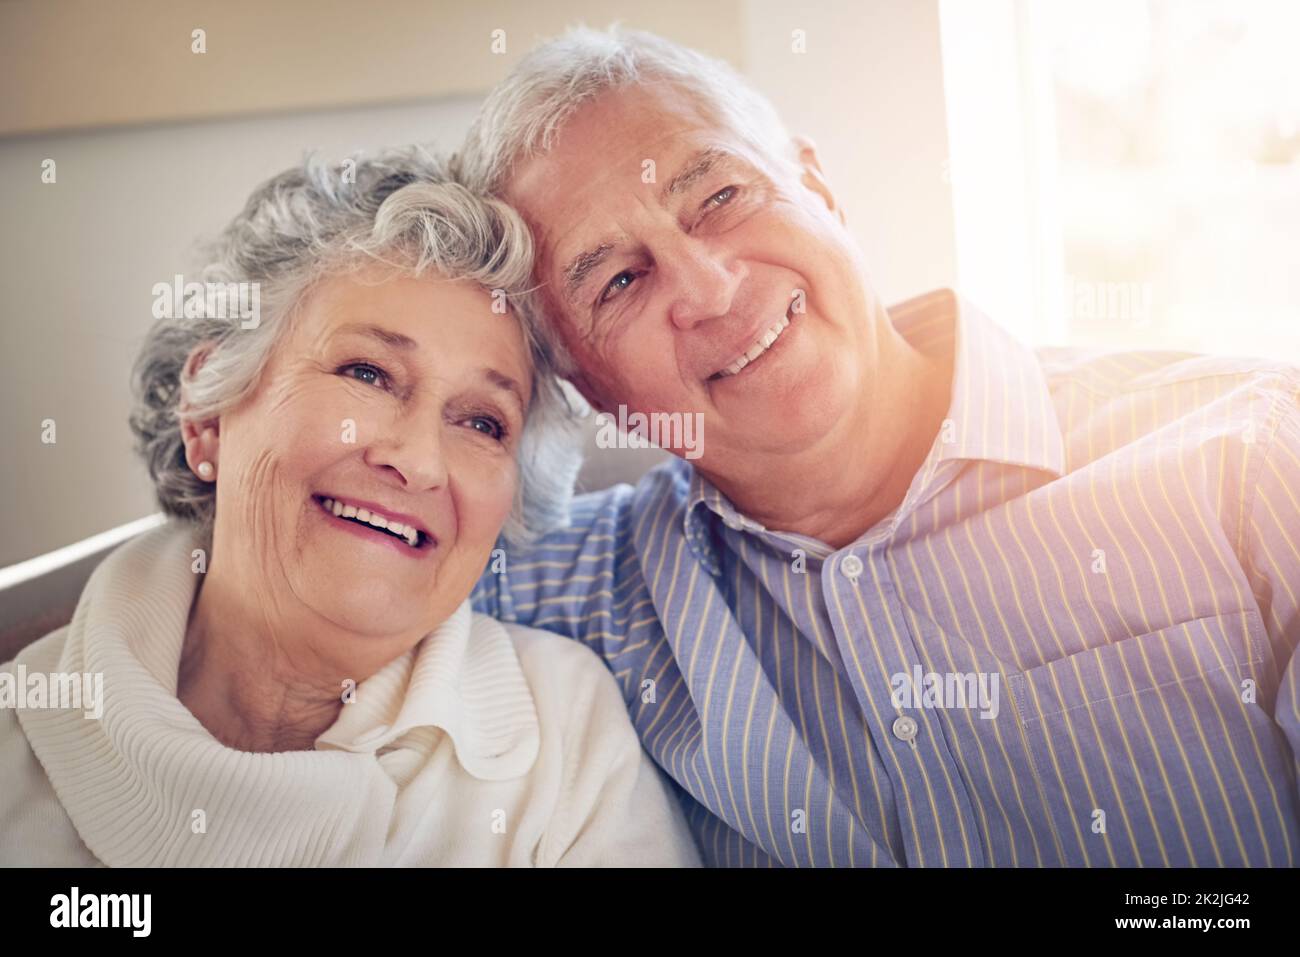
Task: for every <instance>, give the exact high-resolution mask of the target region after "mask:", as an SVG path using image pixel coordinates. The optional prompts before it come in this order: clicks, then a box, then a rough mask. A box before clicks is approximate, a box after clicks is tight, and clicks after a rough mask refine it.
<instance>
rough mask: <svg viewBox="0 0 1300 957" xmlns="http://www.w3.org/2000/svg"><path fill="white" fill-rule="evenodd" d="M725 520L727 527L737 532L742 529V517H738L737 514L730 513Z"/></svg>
mask: <svg viewBox="0 0 1300 957" xmlns="http://www.w3.org/2000/svg"><path fill="white" fill-rule="evenodd" d="M723 521H724V522H725V523H726V525H727V528H730V529H732V530H733V531H737V532H738V531H740V519H738V518H736V516H734V515H728V516H727V517H726V518H724V519H723Z"/></svg>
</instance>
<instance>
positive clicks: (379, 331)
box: [339, 323, 418, 352]
mask: <svg viewBox="0 0 1300 957" xmlns="http://www.w3.org/2000/svg"><path fill="white" fill-rule="evenodd" d="M339 332H351V333H355V334H357V335H362V336H369V337H370V338H372V339H378V340H379V341H380V342H382V343H384V345H388V346H393V347H394V348H396V349H401V350H403V351H404V352H409V351H410V350H412V349H414V348H415V347H416V346H417V345H418V343H417V342H416V341H415V340H414V339H412V338H411V337H410V336H404V335H402V333H400V332H393V331H392V330H391V329H385V328H384V327H383V326H377V325H374V324H372V323H349V324H348V325H346V326H340V327H339Z"/></svg>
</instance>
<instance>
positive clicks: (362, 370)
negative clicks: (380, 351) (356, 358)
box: [339, 362, 388, 388]
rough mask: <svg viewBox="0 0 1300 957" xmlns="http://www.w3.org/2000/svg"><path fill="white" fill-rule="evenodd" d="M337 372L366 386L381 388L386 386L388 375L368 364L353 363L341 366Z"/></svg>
mask: <svg viewBox="0 0 1300 957" xmlns="http://www.w3.org/2000/svg"><path fill="white" fill-rule="evenodd" d="M339 371H340V372H342V373H345V374H347V375H349V376H350V377H352V378H353V379H356V380H358V381H359V382H364V383H365V384H366V385H377V386H379V387H380V388H383V387H384V386H386V385H387V384H388V373H386V372H385V371H384V370H383V369H380V368H379V367H378V366H372V365H371V364H370V363H368V362H353V363H350V364H349V365H345V366H342V367H341V368H340V369H339Z"/></svg>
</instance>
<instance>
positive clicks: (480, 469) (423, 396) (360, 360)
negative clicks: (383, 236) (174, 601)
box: [213, 271, 532, 637]
mask: <svg viewBox="0 0 1300 957" xmlns="http://www.w3.org/2000/svg"><path fill="white" fill-rule="evenodd" d="M531 390H532V378H531V366H530V362H529V354H528V349H527V346H526V343H525V340H524V336H523V333H522V331H521V329H520V327H519V325H518V322H517V320H516V319H515V318H514V317H513V316H512V315H509V314H499V313H497V312H494V311H493V309H492V300H491V298H490V297H489V296H488V294H487V293H486V292H485V291H484V290H483V289H481V288H480V287H479V286H477V285H475V284H473V283H470V282H467V281H457V282H451V281H447V280H442V279H436V278H435V279H431V278H423V279H414V278H410V277H401V278H395V277H392V276H391V275H384V274H379V273H375V272H365V271H362V272H359V273H356V274H353V275H349V276H340V277H337V278H331V279H328V280H325V281H324V282H322V283H320V284H319V285H318V286H317V287H316V288H315V289H314V290H313V292H312V293H311V294H310V295H309V298H307V299H306V300H305V301H304V303H303V305H302V307H301V308H300V310H299V313H298V316H297V318H296V320H295V321H294V323H293V327H292V329H291V330H289V331H288V333H287V335H286V338H285V339H284V340H283V341H282V342H281V343H280V345H279V346H278V347H277V348H276V350H275V353H274V354H273V355H272V357H271V359H270V360H269V362H268V365H267V367H266V369H265V371H264V373H263V376H262V378H261V380H260V381H259V383H258V386H257V388H256V391H255V392H254V394H252V395H251V396H250V397H249V398H248V399H247V400H245V401H244V402H243V403H242V404H241V405H240V406H239V407H237V408H236V409H234V410H233V411H231V412H229V413H227V414H225V415H223V416H221V418H220V422H219V462H218V466H217V468H218V472H217V493H216V494H217V500H216V502H217V504H216V524H215V527H214V533H213V534H214V537H213V552H214V561H216V562H220V563H222V564H225V563H227V562H233V563H234V566H235V567H234V568H231V567H229V566H227V567H226V568H224V569H223V574H227V575H229V574H234V575H236V576H237V579H236V580H237V581H239V582H240V584H241V585H242V587H243V588H244V594H247V595H248V596H250V598H255V599H256V600H257V602H258V607H260V608H263V609H264V612H263V613H264V614H266V615H273V616H275V617H273V618H271V619H270V620H271V621H306V622H310V621H312V615H311V613H315V614H316V615H318V616H321V617H323V618H325V619H326V620H328V621H329V622H330V623H332V624H333V625H335V626H337V627H338V628H340V629H343V630H344V631H347V632H351V633H354V634H358V635H370V636H376V637H398V636H418V635H422V634H423V633H425V632H427V631H428V630H429V629H431V628H432V627H433V626H435V625H436V624H438V623H439V622H441V621H442V620H443V619H445V618H446V617H447V616H448V615H450V614H451V612H452V611H454V610H455V609H456V608H457V607H458V606H459V605H460V604H461V602H463V601H464V600H465V598H466V597H467V596H468V595H469V592H470V590H471V589H472V588H473V586H474V583H475V581H476V580H477V578H478V576H479V574H480V573H481V572H482V570H483V568H484V566H485V564H486V562H487V559H488V557H489V554H490V552H491V549H492V547H493V543H494V542H495V540H496V537H497V535H498V533H499V532H500V530H501V527H502V524H503V523H504V522H505V520H506V518H507V516H508V515H509V512H510V509H511V506H512V504H513V503H514V499H515V492H516V486H517V481H518V477H517V473H516V468H515V450H516V447H517V444H518V441H519V436H520V433H521V431H522V429H523V424H524V416H525V413H526V410H527V408H526V407H527V402H528V397H529V396H530V395H531ZM333 503H337V504H333ZM354 508H355V509H365V510H367V511H369V512H371V514H372V516H373V515H374V514H375V513H378V515H379V516H380V517H381V518H380V519H378V520H377V519H375V518H372V519H371V520H370V521H368V522H364V523H363V522H362V519H364V518H365V513H364V512H361V513H360V514H357V515H354V514H353V512H352V510H353V509H354ZM338 512H342V514H336V513H338ZM377 521H384V522H387V523H388V524H389V525H390V529H389V530H388V531H384V530H382V529H380V528H378V527H376V522H377ZM393 523H398V525H399V527H398V529H397V534H393V533H392V532H393V530H392V527H391V526H392V524H393ZM412 541H414V543H415V544H414V545H412V544H411V542H412Z"/></svg>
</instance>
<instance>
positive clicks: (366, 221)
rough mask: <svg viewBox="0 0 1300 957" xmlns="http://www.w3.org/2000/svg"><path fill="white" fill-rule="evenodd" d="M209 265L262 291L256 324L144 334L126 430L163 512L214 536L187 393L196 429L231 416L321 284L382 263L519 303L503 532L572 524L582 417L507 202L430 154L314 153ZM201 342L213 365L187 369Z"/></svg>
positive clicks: (205, 322)
mask: <svg viewBox="0 0 1300 957" xmlns="http://www.w3.org/2000/svg"><path fill="white" fill-rule="evenodd" d="M345 174H346V175H345ZM207 259H208V264H207V265H206V266H205V267H204V268H203V270H202V277H201V278H202V281H203V282H211V283H239V282H248V283H257V284H258V287H257V288H258V292H259V296H260V303H259V305H260V321H259V322H258V323H257V324H256V326H255V327H254V328H243V327H242V324H241V323H240V322H239V321H238V320H230V319H220V318H213V317H199V318H165V319H162V320H161V321H159V322H158V323H157V324H156V325H155V326H154V327H153V329H152V330H151V331H150V332H149V334H148V336H147V337H146V339H145V343H144V346H143V348H142V350H141V353H140V357H139V359H138V360H137V362H136V366H135V371H134V377H133V379H134V381H133V385H134V394H135V398H134V407H133V410H132V412H131V417H130V422H131V429H132V431H133V432H134V433H135V436H136V447H137V450H138V451H139V453H140V454H141V456H142V457H143V458H144V460H145V463H146V464H147V466H148V468H149V474H150V475H151V476H152V478H153V481H154V485H155V487H156V490H157V495H158V501H159V504H160V505H161V506H162V509H163V511H164V512H166V513H167V514H169V515H172V516H175V517H177V518H181V519H184V520H187V521H190V522H192V523H194V524H196V525H198V526H199V527H200V528H201V530H202V531H203V532H204V534H205V535H206V536H210V534H211V529H212V523H213V519H214V517H215V509H216V493H215V488H214V486H213V485H212V483H210V482H205V481H202V480H201V479H199V478H198V477H197V476H196V475H194V473H193V472H192V470H191V469H190V467H189V465H188V463H187V462H186V458H185V446H184V442H183V440H182V435H181V420H182V415H181V413H180V408H179V406H180V401H181V389H182V384H183V385H184V390H185V398H186V400H187V403H188V404H187V408H186V412H185V417H187V418H198V419H204V418H210V417H213V416H216V415H220V414H221V413H222V412H224V411H226V410H229V409H231V408H234V407H235V406H237V405H238V404H239V403H240V402H241V401H243V399H244V398H245V397H247V396H248V395H249V394H250V393H251V392H252V391H253V390H254V389H255V388H256V386H257V383H258V380H259V379H260V377H261V373H262V371H263V369H264V368H265V366H266V363H267V360H268V359H269V358H270V356H271V355H272V353H273V350H274V348H275V346H276V345H277V344H278V343H279V342H281V341H282V340H283V338H284V336H285V334H286V330H287V329H288V328H289V326H290V322H289V321H288V319H289V317H290V316H292V314H293V313H294V311H295V309H296V308H297V306H298V305H300V304H301V303H302V302H303V301H304V300H305V299H306V297H307V294H308V293H309V292H310V290H311V289H312V288H313V286H314V285H315V283H317V282H318V281H319V280H320V279H322V278H324V277H325V276H327V275H329V276H335V275H339V274H340V273H341V272H348V271H353V270H356V269H360V268H362V267H364V266H366V265H367V264H372V265H373V264H376V263H378V264H380V265H382V266H384V267H385V268H388V269H391V270H393V271H394V272H396V273H400V274H407V275H416V276H418V275H423V274H425V273H427V272H430V271H434V272H436V273H438V274H440V275H442V276H445V277H447V278H450V279H469V280H472V281H474V282H476V283H478V284H479V285H481V286H483V287H484V288H485V289H489V290H493V291H494V294H495V293H496V292H497V291H501V292H503V293H504V294H505V295H506V296H507V297H509V298H511V299H512V300H514V301H515V302H516V312H518V313H520V316H519V317H520V319H521V322H522V325H523V330H524V334H525V338H526V340H527V341H528V346H529V350H530V352H531V354H532V360H533V365H534V377H533V395H532V401H531V403H530V406H529V410H528V416H527V419H526V422H525V426H524V429H523V432H522V433H521V437H520V444H519V475H520V481H519V494H518V496H517V499H516V503H515V508H514V509H513V511H512V514H511V516H510V518H509V520H508V521H507V523H506V525H505V528H504V534H505V537H506V538H508V539H509V540H511V541H514V542H528V541H531V540H533V539H535V538H536V537H538V536H539V535H541V534H544V533H545V532H546V531H548V530H550V529H552V528H556V527H561V526H563V525H565V524H567V521H568V506H569V500H570V498H571V497H572V494H573V483H574V479H575V477H576V475H577V471H578V467H579V465H580V464H581V451H580V447H579V444H578V437H577V420H578V414H579V412H580V411H581V410H580V408H579V407H577V406H575V405H573V404H572V403H571V402H570V401H569V399H568V397H567V395H566V393H565V392H564V390H563V389H562V387H561V383H560V381H559V379H558V377H557V375H556V373H555V369H554V364H553V360H552V357H551V354H550V351H549V349H548V347H547V346H546V344H545V343H544V342H543V341H542V340H541V339H540V338H539V337H538V336H537V335H536V333H535V330H534V328H533V326H534V324H533V322H532V321H531V318H530V315H529V314H528V312H527V310H526V309H520V308H518V306H519V305H520V303H519V300H520V299H522V296H523V293H524V292H525V291H526V289H527V286H528V284H529V282H530V272H531V269H532V240H531V237H530V235H529V232H528V228H527V226H526V225H525V224H524V223H523V221H522V220H521V219H520V217H519V215H518V214H517V213H516V212H515V211H514V210H513V209H511V208H510V207H509V206H508V205H506V204H505V203H503V202H501V201H499V200H495V199H490V198H485V197H483V196H481V195H479V194H477V193H475V192H474V191H472V190H471V189H469V188H467V187H466V186H465V185H464V184H463V183H461V182H458V181H457V180H456V179H455V178H454V177H453V175H452V174H451V172H450V171H449V169H448V167H447V164H446V163H445V162H444V161H443V160H441V159H439V158H437V157H435V156H433V155H431V154H430V153H428V152H427V151H426V150H424V149H423V148H421V147H407V148H403V149H395V150H387V151H384V152H382V153H374V154H369V155H366V154H358V155H356V156H354V157H352V158H351V159H349V160H348V161H347V162H346V163H344V164H341V165H331V164H329V163H327V162H326V161H325V160H323V159H321V158H319V157H314V156H313V157H308V158H307V159H306V160H305V161H304V162H303V163H302V164H301V165H300V166H297V167H294V168H291V169H289V170H286V171H285V172H283V173H280V174H279V175H277V176H274V177H272V178H271V179H269V180H267V181H266V182H265V183H263V184H262V185H261V186H259V187H258V188H257V189H256V190H254V192H253V194H252V196H250V197H249V200H248V202H247V204H246V205H245V206H244V209H243V212H241V213H240V214H239V215H238V216H237V217H236V218H235V219H234V220H233V221H232V222H231V223H230V225H229V226H228V227H226V229H225V231H224V232H223V233H222V234H221V235H220V237H219V238H218V239H217V240H216V241H215V242H213V243H212V244H211V246H210V248H209V251H208V257H207ZM201 345H203V346H205V347H206V348H207V352H206V354H205V357H204V361H203V363H202V364H201V365H200V366H199V368H198V369H197V370H189V369H187V368H186V359H187V357H188V356H189V355H190V353H191V352H192V351H193V350H194V349H195V348H196V347H198V346H201Z"/></svg>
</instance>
